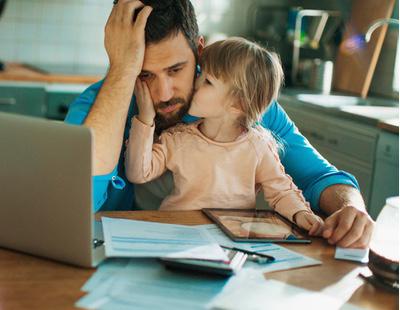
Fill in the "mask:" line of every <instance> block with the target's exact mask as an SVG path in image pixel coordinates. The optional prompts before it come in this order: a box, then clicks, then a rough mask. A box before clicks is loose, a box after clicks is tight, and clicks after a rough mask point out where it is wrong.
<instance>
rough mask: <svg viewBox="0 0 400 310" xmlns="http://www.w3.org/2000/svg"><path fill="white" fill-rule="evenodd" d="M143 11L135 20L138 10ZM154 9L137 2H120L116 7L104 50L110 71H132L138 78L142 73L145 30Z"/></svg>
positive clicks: (106, 30) (109, 19)
mask: <svg viewBox="0 0 400 310" xmlns="http://www.w3.org/2000/svg"><path fill="white" fill-rule="evenodd" d="M138 9H141V11H140V12H139V14H138V15H137V17H136V20H135V21H134V20H133V16H134V13H135V11H136V10H138ZM151 11H152V8H151V7H150V6H145V5H144V4H143V3H142V2H140V1H138V0H119V2H118V3H117V4H116V5H115V6H114V8H113V10H112V12H111V14H110V16H109V18H108V21H107V24H106V28H105V39H104V41H105V42H104V43H105V48H106V51H107V54H108V58H109V60H110V71H112V70H117V71H119V72H121V71H122V72H125V71H129V72H132V73H133V74H134V75H135V77H136V76H138V75H139V74H140V72H141V70H142V66H143V58H144V49H145V35H144V29H145V26H146V22H147V18H148V17H149V15H150V13H151Z"/></svg>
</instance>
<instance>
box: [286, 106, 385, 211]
mask: <svg viewBox="0 0 400 310" xmlns="http://www.w3.org/2000/svg"><path fill="white" fill-rule="evenodd" d="M279 103H280V104H281V105H282V106H283V108H284V109H285V111H286V113H287V114H288V115H289V117H290V118H291V119H292V120H293V121H294V122H295V124H296V126H297V127H298V128H299V130H300V132H301V133H302V134H303V135H304V136H305V137H306V138H307V139H308V140H309V142H310V143H311V144H312V145H313V146H314V147H315V148H316V149H317V150H318V152H319V153H320V154H321V155H322V156H324V157H325V158H326V159H327V160H328V161H329V162H330V163H332V164H333V165H334V166H336V167H337V168H338V169H339V170H344V171H347V172H349V173H351V174H352V175H354V176H355V177H356V179H357V181H358V182H359V185H360V189H361V193H362V195H363V197H364V200H365V203H366V205H367V206H368V205H369V203H370V199H371V191H372V183H373V170H374V162H375V151H376V144H377V140H378V136H379V132H380V131H379V130H378V129H377V128H375V127H373V126H369V125H365V124H362V123H359V122H354V121H351V120H348V119H341V118H340V117H339V116H337V115H333V116H331V115H329V109H326V110H318V109H313V108H305V107H304V105H300V104H296V102H294V101H287V100H285V99H279Z"/></svg>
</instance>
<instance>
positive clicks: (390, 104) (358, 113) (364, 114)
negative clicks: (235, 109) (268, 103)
mask: <svg viewBox="0 0 400 310" xmlns="http://www.w3.org/2000/svg"><path fill="white" fill-rule="evenodd" d="M308 95H311V96H308ZM310 98H311V99H310ZM314 98H316V99H314ZM343 98H344V99H346V101H345V102H343V103H341V104H339V103H337V102H338V100H339V99H343ZM279 100H285V101H289V102H290V103H292V104H296V105H299V106H302V107H304V108H308V109H312V110H316V111H320V112H324V113H328V114H329V115H331V116H339V117H341V118H345V119H348V120H354V121H357V122H360V123H364V124H367V125H371V126H374V127H378V128H381V129H383V130H386V131H389V132H392V133H395V134H399V106H398V102H396V101H395V100H391V99H385V98H375V97H369V98H367V99H362V98H359V97H354V96H349V95H346V94H343V93H332V94H331V95H321V94H318V93H316V92H313V91H311V90H308V89H300V88H286V89H283V91H282V93H281V95H280V97H279V98H278V101H279Z"/></svg>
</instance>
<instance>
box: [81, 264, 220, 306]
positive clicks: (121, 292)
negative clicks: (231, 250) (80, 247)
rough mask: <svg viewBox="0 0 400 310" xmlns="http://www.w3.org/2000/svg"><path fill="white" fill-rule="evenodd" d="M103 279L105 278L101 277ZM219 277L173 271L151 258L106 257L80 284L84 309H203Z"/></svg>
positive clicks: (218, 289)
mask: <svg viewBox="0 0 400 310" xmlns="http://www.w3.org/2000/svg"><path fill="white" fill-rule="evenodd" d="M104 279H106V280H104ZM225 283H226V280H225V279H224V278H221V277H213V276H207V275H199V274H190V273H182V272H174V271H170V270H168V269H165V268H164V267H163V266H162V265H161V264H159V263H158V262H157V261H156V260H155V259H131V260H128V259H127V260H126V263H125V266H122V264H121V263H120V262H119V261H115V260H109V261H107V262H106V263H104V264H102V265H101V266H100V267H99V269H98V270H97V271H96V273H95V274H94V275H93V277H92V278H91V279H90V280H89V281H88V283H87V284H85V286H84V287H83V288H84V289H85V290H87V291H88V293H89V294H88V295H86V296H85V297H83V298H82V299H80V300H79V301H78V302H77V303H76V306H77V307H81V308H86V309H120V310H124V309H146V310H150V309H204V308H205V305H206V304H207V303H209V302H210V301H211V300H212V299H213V298H214V297H215V296H217V294H218V293H219V292H220V291H221V290H222V288H223V287H224V285H225Z"/></svg>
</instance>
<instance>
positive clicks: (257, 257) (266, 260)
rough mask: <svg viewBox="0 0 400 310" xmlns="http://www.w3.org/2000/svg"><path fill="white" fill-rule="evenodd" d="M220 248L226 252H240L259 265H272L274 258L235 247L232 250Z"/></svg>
mask: <svg viewBox="0 0 400 310" xmlns="http://www.w3.org/2000/svg"><path fill="white" fill-rule="evenodd" d="M221 247H222V248H224V249H227V250H232V251H237V252H242V253H245V254H248V255H250V256H251V258H252V260H255V261H257V263H259V264H263V263H272V262H273V261H275V257H273V256H271V255H268V254H263V253H257V252H253V251H248V250H243V249H239V248H235V247H233V248H231V247H227V246H221Z"/></svg>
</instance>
